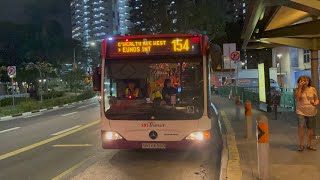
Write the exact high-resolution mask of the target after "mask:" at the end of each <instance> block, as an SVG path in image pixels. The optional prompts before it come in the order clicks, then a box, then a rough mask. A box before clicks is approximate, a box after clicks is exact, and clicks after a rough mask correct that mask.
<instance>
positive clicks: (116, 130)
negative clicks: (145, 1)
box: [93, 34, 213, 149]
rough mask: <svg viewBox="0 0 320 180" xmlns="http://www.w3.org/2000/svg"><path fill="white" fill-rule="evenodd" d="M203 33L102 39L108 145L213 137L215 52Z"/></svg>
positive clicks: (180, 143) (201, 141)
mask: <svg viewBox="0 0 320 180" xmlns="http://www.w3.org/2000/svg"><path fill="white" fill-rule="evenodd" d="M208 49H209V46H208V38H207V37H206V36H203V35H199V34H196V35H194V34H161V35H138V36H115V37H109V38H106V39H105V40H104V41H103V42H102V63H101V66H100V67H98V68H96V69H95V72H94V77H93V81H94V82H93V84H94V89H95V90H96V91H100V92H101V97H102V98H101V138H102V146H103V148H105V149H187V148H197V149H198V148H201V147H206V146H207V145H208V144H209V141H210V139H211V138H212V137H211V136H212V131H211V130H212V122H211V121H212V116H213V109H212V106H211V102H210V99H211V98H210V97H211V94H210V67H211V65H210V64H211V56H210V55H209V52H208Z"/></svg>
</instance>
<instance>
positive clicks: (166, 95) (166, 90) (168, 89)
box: [162, 79, 177, 104]
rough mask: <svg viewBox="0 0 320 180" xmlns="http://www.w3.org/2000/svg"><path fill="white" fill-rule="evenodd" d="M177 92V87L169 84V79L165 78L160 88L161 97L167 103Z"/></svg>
mask: <svg viewBox="0 0 320 180" xmlns="http://www.w3.org/2000/svg"><path fill="white" fill-rule="evenodd" d="M174 94H177V89H175V88H173V87H172V86H171V80H170V79H166V80H165V81H164V86H163V89H162V97H163V99H164V100H165V101H166V103H167V104H170V103H171V96H172V95H174Z"/></svg>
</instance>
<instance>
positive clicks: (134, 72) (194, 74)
mask: <svg viewBox="0 0 320 180" xmlns="http://www.w3.org/2000/svg"><path fill="white" fill-rule="evenodd" d="M137 61H139V60H137V59H134V60H133V61H131V62H130V61H117V62H108V63H106V66H105V78H104V79H105V80H104V87H105V89H104V93H105V115H106V117H107V118H108V119H110V120H194V119H199V118H200V117H201V116H202V115H203V104H204V103H203V99H204V94H203V92H204V90H203V74H202V72H203V71H202V67H203V65H202V63H201V59H200V58H199V59H197V60H196V58H194V59H181V60H177V59H175V61H173V62H172V61H171V62H170V61H157V62H156V63H155V62H150V61H142V62H139V63H137Z"/></svg>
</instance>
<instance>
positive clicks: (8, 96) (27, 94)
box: [0, 93, 30, 100]
mask: <svg viewBox="0 0 320 180" xmlns="http://www.w3.org/2000/svg"><path fill="white" fill-rule="evenodd" d="M14 97H16V98H22V97H25V98H28V97H30V94H29V93H24V94H14ZM6 98H12V95H2V96H0V100H1V99H6Z"/></svg>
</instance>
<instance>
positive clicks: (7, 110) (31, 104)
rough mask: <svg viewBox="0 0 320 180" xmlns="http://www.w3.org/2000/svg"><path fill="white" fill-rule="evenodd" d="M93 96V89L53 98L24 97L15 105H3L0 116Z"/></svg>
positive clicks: (60, 104) (59, 104)
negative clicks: (41, 99) (78, 93)
mask: <svg viewBox="0 0 320 180" xmlns="http://www.w3.org/2000/svg"><path fill="white" fill-rule="evenodd" d="M94 96H95V93H94V92H93V91H85V92H83V93H81V94H80V95H78V96H64V97H57V98H53V99H46V100H43V102H42V103H41V102H40V101H36V100H32V99H27V100H26V99H24V101H21V102H20V103H19V104H18V105H16V106H5V107H1V108H0V117H3V116H10V115H15V114H20V113H24V112H30V111H36V110H39V109H46V108H51V107H54V106H62V105H64V104H69V103H73V102H77V101H83V100H86V99H90V98H92V97H94Z"/></svg>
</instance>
